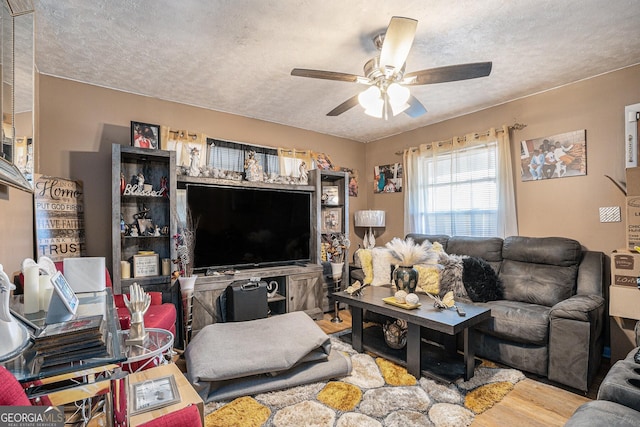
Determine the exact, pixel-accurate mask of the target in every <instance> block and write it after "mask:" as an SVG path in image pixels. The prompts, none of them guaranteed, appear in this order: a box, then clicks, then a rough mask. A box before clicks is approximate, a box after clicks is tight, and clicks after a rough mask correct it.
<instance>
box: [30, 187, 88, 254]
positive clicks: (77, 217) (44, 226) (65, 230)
mask: <svg viewBox="0 0 640 427" xmlns="http://www.w3.org/2000/svg"><path fill="white" fill-rule="evenodd" d="M34 203H35V217H36V250H37V253H38V258H39V257H41V256H47V257H49V258H51V259H52V260H53V261H62V260H63V259H64V258H70V257H80V256H83V255H84V252H85V231H84V192H83V188H82V182H81V181H72V180H68V179H64V178H55V177H50V176H39V177H37V179H36V181H35V184H34Z"/></svg>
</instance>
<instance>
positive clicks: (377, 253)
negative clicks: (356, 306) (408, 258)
mask: <svg viewBox="0 0 640 427" xmlns="http://www.w3.org/2000/svg"><path fill="white" fill-rule="evenodd" d="M371 257H372V262H373V279H372V280H371V286H382V285H388V284H389V283H391V256H390V255H389V251H387V250H386V249H385V248H373V249H372V250H371Z"/></svg>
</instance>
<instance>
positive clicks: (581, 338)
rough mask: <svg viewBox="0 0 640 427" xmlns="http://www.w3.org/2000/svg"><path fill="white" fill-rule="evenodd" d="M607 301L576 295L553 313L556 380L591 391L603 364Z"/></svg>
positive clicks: (552, 354)
mask: <svg viewBox="0 0 640 427" xmlns="http://www.w3.org/2000/svg"><path fill="white" fill-rule="evenodd" d="M604 309H605V301H604V298H602V297H601V296H600V295H574V296H572V297H571V298H568V299H566V300H564V301H560V302H559V303H557V304H556V305H554V306H553V307H552V308H551V311H550V313H549V323H550V326H549V370H548V375H547V377H548V378H549V379H550V380H552V381H557V382H559V383H562V384H565V385H568V386H570V387H573V388H576V389H578V390H583V391H587V390H588V389H589V384H590V383H591V381H592V380H593V377H594V376H595V374H596V372H597V371H598V369H599V367H600V358H601V356H602V347H603V342H604V339H603V333H602V332H603V324H604Z"/></svg>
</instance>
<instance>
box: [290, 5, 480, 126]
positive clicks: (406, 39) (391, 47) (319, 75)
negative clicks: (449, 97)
mask: <svg viewBox="0 0 640 427" xmlns="http://www.w3.org/2000/svg"><path fill="white" fill-rule="evenodd" d="M417 25H418V21H417V20H415V19H411V18H403V17H399V16H394V17H392V18H391V22H389V26H388V27H387V31H386V32H385V33H383V34H378V35H377V36H375V37H374V39H373V41H374V43H375V45H376V47H377V48H378V49H379V50H380V55H378V56H376V57H375V58H372V59H370V60H369V61H367V63H366V64H365V65H364V76H357V75H354V74H346V73H339V72H334V71H322V70H309V69H305V68H294V69H293V70H291V75H292V76H299V77H309V78H313V79H325V80H337V81H342V82H352V83H361V84H364V85H368V86H369V88H368V89H366V90H364V91H363V92H361V93H359V94H357V95H354V96H352V97H351V98H349V99H347V100H346V101H345V102H343V103H342V104H340V105H338V106H337V107H336V108H334V109H333V110H331V111H329V113H327V116H338V115H340V114H342V113H344V112H345V111H347V110H349V109H351V108H353V107H355V106H356V105H357V104H360V105H362V106H363V107H364V108H365V113H366V114H369V115H371V116H374V117H378V118H384V119H385V120H387V119H388V118H389V117H390V116H391V115H393V116H395V115H397V114H400V113H402V112H404V113H405V114H407V115H409V116H410V117H419V116H421V115H422V114H424V113H426V112H427V110H426V108H425V107H424V106H423V105H422V104H421V103H420V101H418V99H416V97H414V96H413V95H411V92H410V91H409V88H408V87H407V86H416V85H425V84H434V83H444V82H452V81H457V80H467V79H475V78H478V77H485V76H488V75H489V74H490V73H491V62H475V63H470V64H459V65H449V66H446V67H438V68H430V69H427V70H421V71H413V72H410V73H405V66H406V60H407V56H408V55H409V51H410V50H411V45H412V44H413V39H414V37H415V34H416V27H417Z"/></svg>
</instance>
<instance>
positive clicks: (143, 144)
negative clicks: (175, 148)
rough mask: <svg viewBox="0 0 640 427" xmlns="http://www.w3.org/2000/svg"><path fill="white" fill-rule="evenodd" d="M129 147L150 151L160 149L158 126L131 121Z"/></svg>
mask: <svg viewBox="0 0 640 427" xmlns="http://www.w3.org/2000/svg"><path fill="white" fill-rule="evenodd" d="M131 145H132V146H133V147H138V148H148V149H150V150H158V149H160V125H152V124H149V123H141V122H133V121H132V122H131Z"/></svg>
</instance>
